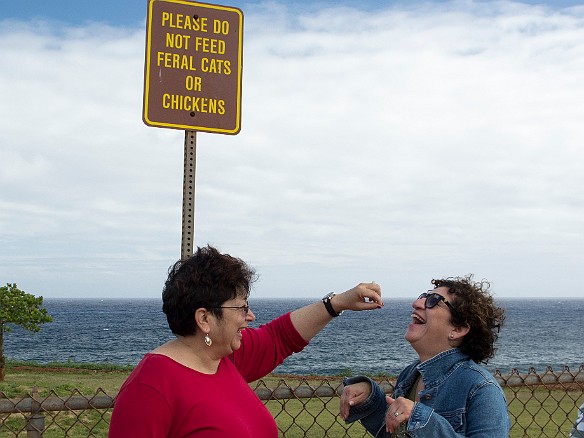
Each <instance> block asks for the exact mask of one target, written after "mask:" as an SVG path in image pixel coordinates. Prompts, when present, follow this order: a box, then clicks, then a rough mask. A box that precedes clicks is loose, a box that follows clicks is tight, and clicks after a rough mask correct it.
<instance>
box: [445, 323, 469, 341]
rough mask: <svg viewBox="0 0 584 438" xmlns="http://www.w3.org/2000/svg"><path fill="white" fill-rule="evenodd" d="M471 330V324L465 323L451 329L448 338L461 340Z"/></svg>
mask: <svg viewBox="0 0 584 438" xmlns="http://www.w3.org/2000/svg"><path fill="white" fill-rule="evenodd" d="M469 331H470V325H468V324H467V325H465V326H462V327H454V328H453V329H452V330H451V331H450V334H449V335H448V339H450V340H453V341H456V340H461V339H462V338H464V337H465V336H466V334H467V333H468V332H469Z"/></svg>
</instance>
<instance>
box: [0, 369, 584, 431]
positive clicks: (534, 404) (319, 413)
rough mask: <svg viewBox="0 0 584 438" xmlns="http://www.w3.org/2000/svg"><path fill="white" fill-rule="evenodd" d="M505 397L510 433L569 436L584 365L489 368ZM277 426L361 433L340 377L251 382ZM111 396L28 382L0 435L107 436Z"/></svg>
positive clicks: (4, 417) (581, 396)
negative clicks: (344, 400)
mask: <svg viewBox="0 0 584 438" xmlns="http://www.w3.org/2000/svg"><path fill="white" fill-rule="evenodd" d="M494 375H495V377H496V379H497V380H498V381H499V383H500V384H501V386H502V387H503V388H504V390H505V393H506V395H507V401H508V406H509V415H510V417H511V422H512V428H511V434H510V436H511V437H559V436H562V437H567V436H568V435H569V433H570V429H571V428H572V426H573V424H574V421H575V420H576V417H577V415H578V407H579V406H580V405H581V404H582V403H583V402H584V364H582V365H581V366H580V368H579V369H578V370H577V371H570V369H569V368H568V367H564V369H563V370H562V371H560V372H554V371H553V369H552V368H551V367H548V368H547V369H546V370H545V371H544V372H543V373H539V374H538V373H537V372H536V370H535V369H533V368H531V369H530V370H529V372H528V373H526V374H521V373H519V372H518V371H517V370H516V369H513V370H512V371H511V373H509V374H507V375H503V374H502V373H501V372H500V371H499V370H497V371H496V372H495V373H494ZM374 378H375V380H376V381H378V382H379V383H380V384H381V385H382V387H383V389H384V390H385V392H386V393H388V394H391V392H392V391H393V384H394V381H393V380H392V379H391V378H389V377H374ZM252 389H253V390H254V391H255V392H256V394H257V395H258V396H259V398H260V399H261V400H263V401H264V403H265V404H266V406H267V407H268V409H269V410H270V412H271V413H272V415H273V416H274V418H275V419H276V422H277V424H278V428H279V430H280V436H282V437H286V438H295V437H341V436H348V437H367V436H370V435H369V434H368V433H367V432H366V431H365V430H364V429H363V427H362V426H361V425H360V424H358V423H355V424H352V425H346V424H345V423H344V422H343V421H342V420H340V418H339V417H338V410H339V396H340V393H341V391H342V384H341V382H340V378H324V377H323V378H316V377H310V376H307V377H288V376H287V377H285V378H277V376H274V377H273V378H266V379H262V380H258V381H257V382H254V383H253V384H252ZM114 403H115V396H110V395H108V394H106V393H105V392H104V391H103V390H101V389H99V390H97V391H96V393H95V394H93V395H90V396H88V395H83V394H81V393H80V392H79V391H78V390H73V391H72V392H71V394H69V395H68V396H66V397H63V396H60V395H58V394H57V393H56V392H55V391H50V393H49V395H48V396H46V397H40V396H39V394H38V393H37V391H36V389H34V388H33V390H32V392H31V393H30V394H27V395H25V396H24V397H22V398H18V399H14V398H12V399H10V398H7V397H6V396H5V395H4V394H3V393H2V392H0V437H6V438H11V437H15V438H24V437H26V438H53V437H73V438H78V437H79V438H81V437H83V438H84V437H107V430H108V427H109V420H110V417H111V410H112V408H113V405H114Z"/></svg>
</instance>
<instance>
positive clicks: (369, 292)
mask: <svg viewBox="0 0 584 438" xmlns="http://www.w3.org/2000/svg"><path fill="white" fill-rule="evenodd" d="M331 305H332V306H333V309H334V310H335V311H336V312H341V311H345V310H357V311H358V310H373V309H379V308H381V307H382V306H383V301H382V300H381V287H380V286H379V285H378V284H376V283H360V284H359V285H357V286H355V287H354V288H352V289H349V290H348V291H346V292H343V293H341V294H338V295H335V296H334V297H333V298H332V300H331ZM290 318H291V319H292V324H293V325H294V327H295V328H296V330H298V333H300V335H301V336H302V337H303V338H304V339H305V340H306V341H310V340H311V339H312V338H313V337H314V336H315V335H316V334H317V333H318V332H320V331H321V330H322V329H323V328H324V327H325V326H326V325H327V324H328V323H329V322H331V320H332V319H333V317H332V316H331V315H329V313H328V312H327V310H326V308H325V306H324V304H323V303H322V301H317V302H316V303H312V304H309V305H308V306H305V307H301V308H300V309H297V310H294V311H293V312H292V313H291V314H290Z"/></svg>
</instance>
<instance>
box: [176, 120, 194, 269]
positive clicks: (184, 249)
mask: <svg viewBox="0 0 584 438" xmlns="http://www.w3.org/2000/svg"><path fill="white" fill-rule="evenodd" d="M184 165H185V167H184V176H183V205H182V244H181V252H180V259H181V260H186V259H188V258H189V257H190V256H192V255H193V241H194V237H195V173H196V170H197V133H196V132H195V131H185V164H184Z"/></svg>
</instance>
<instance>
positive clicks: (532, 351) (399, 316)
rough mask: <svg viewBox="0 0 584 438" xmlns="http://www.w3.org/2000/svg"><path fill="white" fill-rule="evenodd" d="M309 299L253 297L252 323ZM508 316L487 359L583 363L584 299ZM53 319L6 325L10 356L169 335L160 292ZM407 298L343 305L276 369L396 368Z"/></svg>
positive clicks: (131, 351) (103, 359) (520, 304)
mask: <svg viewBox="0 0 584 438" xmlns="http://www.w3.org/2000/svg"><path fill="white" fill-rule="evenodd" d="M311 301H312V300H291V299H287V300H253V299H252V300H250V305H251V306H252V309H253V311H254V314H255V315H256V317H257V320H256V322H255V323H254V325H255V326H257V325H259V324H262V323H265V322H268V321H270V320H272V319H273V318H275V317H277V316H279V315H281V314H282V313H284V312H287V311H290V310H294V309H296V308H298V307H301V306H302V305H305V304H308V303H310V302H311ZM499 304H500V305H502V306H503V307H505V310H506V315H507V319H506V323H505V326H504V327H503V329H502V330H501V333H500V337H499V341H498V351H497V354H496V356H495V358H494V359H492V360H491V361H490V362H489V363H488V364H487V365H486V367H487V368H488V369H490V370H491V371H494V370H495V369H499V370H501V372H502V373H504V374H507V373H509V372H510V371H511V369H513V368H517V369H518V370H519V371H521V372H526V371H527V370H528V369H529V368H530V367H534V368H535V369H536V371H537V372H543V371H545V370H546V368H547V367H548V366H551V367H552V368H553V369H554V370H557V371H559V370H561V369H562V368H563V367H564V366H569V367H570V369H571V370H574V371H575V370H577V369H578V368H579V367H580V365H581V364H584V343H583V341H582V339H583V338H582V334H583V331H584V300H576V299H570V300H568V299H549V300H512V299H507V300H499ZM44 307H45V308H46V309H47V310H48V311H49V313H50V314H51V316H52V317H53V322H52V323H49V324H44V325H42V327H41V330H40V331H39V332H38V333H31V332H28V331H25V330H22V329H20V328H18V327H17V328H15V329H14V330H13V332H12V333H5V337H4V351H5V356H6V357H7V358H8V359H9V360H21V361H36V362H39V363H48V362H67V361H73V362H91V363H110V364H116V365H135V364H137V363H138V362H139V361H140V359H141V358H142V356H143V355H144V354H145V353H146V352H148V351H150V350H152V349H153V348H155V347H156V346H158V345H160V344H162V343H164V342H166V341H167V340H169V339H171V338H172V337H173V335H172V333H171V332H170V330H169V329H168V326H167V323H166V318H165V316H164V314H163V313H162V310H161V308H162V303H161V301H160V300H155V299H152V300H122V299H120V300H99V299H94V300H80V299H75V300H63V299H45V301H44ZM410 314H411V300H389V301H386V305H385V307H384V308H383V309H379V310H376V311H372V312H345V313H344V314H343V315H342V316H341V317H339V318H337V319H335V320H333V321H332V322H331V323H330V324H329V325H328V326H327V327H326V328H325V329H324V330H323V331H322V332H320V333H319V334H318V335H317V336H316V338H315V339H313V341H312V342H311V343H310V345H308V347H306V348H305V350H304V351H303V352H301V353H298V354H295V355H293V356H292V357H290V358H288V359H287V360H286V362H284V364H282V365H280V366H279V367H278V368H277V369H276V370H275V372H278V373H284V374H288V373H289V374H301V375H304V374H322V375H332V374H339V373H341V374H348V373H353V374H360V373H365V374H377V373H382V372H385V373H390V374H397V373H398V372H399V371H400V370H401V369H402V368H403V367H404V366H405V365H406V364H407V363H409V362H411V361H413V360H414V359H415V358H416V354H415V352H414V350H413V349H412V348H411V347H410V345H409V344H408V343H407V342H406V341H405V340H404V338H403V335H404V333H405V330H406V327H407V325H408V323H409V321H410Z"/></svg>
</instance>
